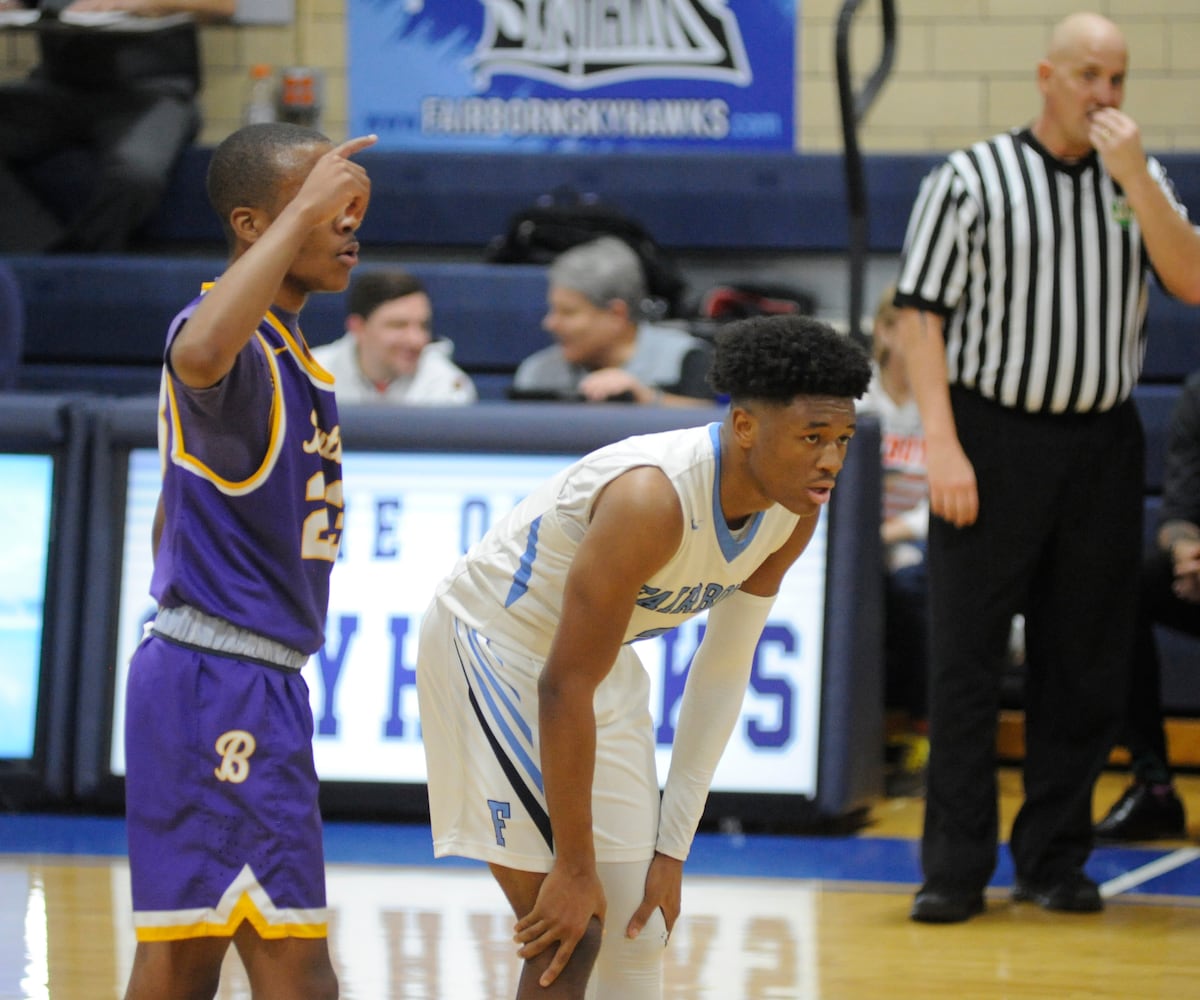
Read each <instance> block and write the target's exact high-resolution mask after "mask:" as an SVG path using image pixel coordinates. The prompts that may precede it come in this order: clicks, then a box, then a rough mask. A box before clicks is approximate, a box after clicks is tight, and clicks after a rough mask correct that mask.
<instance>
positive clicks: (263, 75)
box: [243, 63, 276, 125]
mask: <svg viewBox="0 0 1200 1000" xmlns="http://www.w3.org/2000/svg"><path fill="white" fill-rule="evenodd" d="M274 77H275V71H274V70H272V69H271V67H270V66H268V65H267V64H266V63H255V64H254V65H253V66H251V67H250V90H249V95H248V97H247V99H246V110H245V114H244V115H243V117H244V119H245V122H246V124H247V125H260V124H262V123H263V122H273V121H275V120H276V114H275V79H274Z"/></svg>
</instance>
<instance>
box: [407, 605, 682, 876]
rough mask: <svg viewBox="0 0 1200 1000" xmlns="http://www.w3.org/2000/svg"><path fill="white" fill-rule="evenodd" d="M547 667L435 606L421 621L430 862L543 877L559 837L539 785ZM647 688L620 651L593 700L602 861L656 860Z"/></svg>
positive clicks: (632, 660) (636, 664)
mask: <svg viewBox="0 0 1200 1000" xmlns="http://www.w3.org/2000/svg"><path fill="white" fill-rule="evenodd" d="M541 669H542V663H541V661H540V660H535V659H534V658H532V657H531V656H529V655H528V654H527V653H523V652H521V651H519V650H514V649H509V648H503V647H501V646H500V645H499V644H498V643H496V642H492V641H489V639H488V638H487V637H486V636H484V635H482V634H481V633H479V632H478V631H476V630H474V629H472V628H469V627H468V626H467V625H465V624H464V623H463V622H461V621H459V620H458V619H457V618H455V617H454V616H453V615H452V614H451V613H450V612H449V611H447V610H446V609H445V608H444V607H442V605H441V603H440V602H439V601H437V600H435V601H434V602H433V603H432V604H431V605H430V607H429V610H428V611H427V612H426V614H425V617H424V620H423V621H422V624H421V638H420V643H419V646H418V651H417V696H418V701H419V704H420V714H421V733H422V740H423V742H424V748H425V761H426V766H427V770H428V787H429V813H430V822H431V826H432V828H433V846H434V854H435V855H436V856H438V857H444V856H446V855H457V856H460V857H467V858H475V859H478V860H480V861H487V862H490V863H494V864H499V865H503V866H505V867H508V868H514V869H517V870H519V871H531V872H548V871H549V870H550V868H551V866H552V863H553V847H552V844H553V837H552V835H551V830H550V818H549V815H548V813H547V811H546V797H545V794H544V791H543V786H542V769H541V749H540V745H539V739H538V701H537V682H538V675H539V674H540V673H541ZM649 697H650V680H649V677H648V676H647V674H646V671H645V668H644V667H643V666H642V663H641V661H640V660H639V659H638V656H637V654H636V653H635V652H634V651H633V650H632V649H631V648H629V647H628V646H624V647H622V649H621V652H620V654H619V655H618V657H617V661H616V663H615V664H614V665H613V669H612V671H611V672H610V674H609V675H608V676H607V677H606V678H605V679H604V681H603V682H602V683H601V685H600V687H599V688H598V689H597V691H596V696H595V701H594V705H595V712H596V769H595V776H594V779H593V783H592V822H593V827H594V831H595V847H596V860H597V862H602V863H604V862H624V861H649V860H650V859H651V858H653V856H654V845H655V841H656V839H657V832H658V808H659V787H658V776H657V773H656V771H655V763H654V732H653V726H652V721H651V717H650V708H649Z"/></svg>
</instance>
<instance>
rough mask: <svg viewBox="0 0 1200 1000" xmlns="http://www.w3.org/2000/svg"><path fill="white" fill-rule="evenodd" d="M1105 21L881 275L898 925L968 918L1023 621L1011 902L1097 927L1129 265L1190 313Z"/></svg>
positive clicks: (1118, 631)
mask: <svg viewBox="0 0 1200 1000" xmlns="http://www.w3.org/2000/svg"><path fill="white" fill-rule="evenodd" d="M1127 61H1128V52H1127V47H1126V43H1125V40H1124V37H1123V36H1122V33H1121V31H1120V29H1118V28H1117V26H1116V25H1114V24H1113V23H1112V22H1110V21H1108V20H1107V19H1105V18H1103V17H1100V16H1099V15H1096V14H1090V13H1080V14H1073V15H1071V16H1069V17H1067V18H1066V19H1064V20H1063V21H1061V22H1060V23H1059V24H1058V25H1057V26H1056V27H1055V28H1054V30H1053V32H1052V34H1051V37H1050V43H1049V46H1048V50H1047V53H1046V55H1045V57H1044V58H1043V59H1042V60H1041V61H1040V62H1039V63H1038V67H1037V83H1038V88H1039V90H1040V91H1041V94H1042V100H1043V103H1042V109H1041V113H1040V115H1039V116H1038V118H1037V119H1036V121H1035V122H1034V123H1033V125H1032V126H1030V127H1029V128H1024V129H1017V130H1013V131H1011V132H1008V133H1004V134H1002V135H998V136H995V137H994V138H992V139H989V140H987V141H985V142H981V143H978V144H976V145H974V146H972V147H971V148H969V149H966V150H961V151H959V152H956V153H953V154H951V155H950V156H949V157H948V158H947V159H946V161H945V162H944V163H942V164H941V165H940V166H939V167H938V168H936V169H935V170H934V171H933V172H932V173H931V174H930V175H929V176H928V177H927V178H926V180H925V181H924V183H923V185H922V187H921V190H920V193H919V195H918V197H917V201H916V204H915V206H914V208H913V211H912V216H911V218H910V221H909V227H908V233H907V236H906V240H905V248H904V252H903V255H902V260H901V272H900V278H899V280H898V282H897V294H896V299H895V301H896V305H897V306H899V307H901V309H902V310H903V317H902V328H903V333H902V336H903V337H904V343H905V349H906V352H907V354H908V357H909V359H910V361H909V368H910V371H911V373H912V382H913V390H914V393H915V395H916V397H917V402H918V405H919V408H920V411H921V419H922V423H923V424H924V427H925V435H926V444H927V449H928V476H929V488H930V509H931V512H932V515H933V516H932V517H931V523H930V527H929V560H930V574H931V576H930V609H931V614H932V632H931V671H932V673H931V677H930V744H931V753H930V760H929V772H928V778H927V792H926V811H925V829H924V835H923V840H922V847H921V861H922V867H923V870H924V879H925V881H924V885H923V886H922V887H921V889H920V891H919V892H918V893H917V895H916V898H915V900H914V902H913V908H912V913H911V916H912V919H914V920H917V921H922V922H931V923H955V922H959V921H963V920H967V919H968V918H970V917H972V916H974V915H976V914H978V913H982V912H983V910H984V888H985V886H986V885H987V883H988V881H989V880H990V878H991V876H992V874H993V872H994V870H995V866H996V860H997V841H998V838H999V822H998V816H997V804H996V798H997V794H996V793H997V789H996V775H995V767H994V758H995V739H996V717H997V714H998V708H999V691H1000V670H1001V664H1002V662H1003V658H1004V651H1005V648H1006V641H1007V638H1008V634H1009V628H1010V623H1011V621H1012V618H1013V616H1014V615H1015V614H1017V613H1023V614H1024V615H1025V621H1026V655H1027V663H1028V675H1027V679H1026V681H1025V694H1024V699H1025V700H1024V707H1025V724H1026V749H1025V775H1024V777H1025V800H1024V802H1023V804H1022V806H1021V809H1020V811H1019V813H1018V815H1017V817H1016V820H1015V822H1014V824H1013V829H1012V834H1011V839H1010V845H1011V851H1012V857H1013V863H1014V868H1015V875H1016V881H1015V884H1014V889H1013V899H1014V900H1018V901H1030V902H1034V903H1036V904H1038V905H1040V906H1042V907H1044V908H1045V909H1048V910H1063V911H1071V912H1083V913H1086V912H1095V911H1098V910H1100V909H1102V908H1103V902H1102V900H1101V898H1100V893H1099V891H1098V889H1097V886H1096V884H1095V882H1093V881H1092V880H1091V879H1090V878H1089V877H1088V876H1087V875H1086V874H1085V872H1084V864H1085V862H1086V861H1087V858H1088V856H1089V854H1090V852H1091V847H1092V817H1091V804H1092V788H1093V785H1094V783H1095V780H1096V778H1097V776H1098V775H1099V773H1100V770H1101V769H1102V767H1103V766H1104V763H1105V761H1106V759H1107V755H1108V751H1109V749H1110V747H1111V746H1112V743H1113V739H1114V736H1115V733H1116V729H1117V727H1118V726H1119V723H1120V719H1121V706H1122V703H1123V697H1124V693H1125V690H1126V686H1127V680H1126V678H1127V674H1128V669H1129V663H1130V657H1131V650H1132V645H1133V626H1134V615H1135V612H1136V597H1135V593H1134V588H1135V587H1136V581H1137V576H1138V567H1139V558H1140V550H1141V512H1142V484H1143V475H1144V473H1143V461H1142V452H1143V442H1142V430H1141V424H1140V422H1139V419H1138V416H1137V412H1136V409H1135V407H1134V404H1133V402H1132V400H1131V399H1130V394H1131V392H1132V390H1133V386H1134V384H1135V382H1136V381H1137V377H1138V373H1139V369H1140V364H1141V357H1142V348H1143V343H1142V321H1143V319H1144V315H1145V301H1146V296H1145V291H1146V289H1145V283H1146V272H1147V270H1148V269H1149V268H1153V270H1154V271H1155V273H1156V275H1157V277H1158V279H1159V281H1160V282H1161V283H1162V284H1163V285H1164V287H1165V288H1166V289H1167V290H1168V291H1170V292H1171V293H1172V294H1174V295H1176V296H1177V297H1179V298H1181V299H1184V300H1186V301H1188V302H1192V303H1200V234H1198V233H1197V231H1196V230H1194V229H1193V227H1192V225H1191V224H1190V223H1189V222H1188V219H1187V213H1186V210H1185V209H1184V208H1183V206H1182V205H1180V204H1179V203H1178V201H1177V200H1176V199H1175V196H1174V193H1173V190H1172V187H1171V184H1170V182H1169V181H1168V179H1167V177H1166V174H1165V172H1164V171H1163V168H1162V167H1161V166H1160V165H1159V164H1158V163H1157V162H1156V161H1155V160H1154V159H1153V158H1148V157H1147V156H1146V154H1145V152H1144V150H1143V148H1142V144H1141V138H1140V135H1139V132H1138V127H1137V125H1136V123H1135V122H1134V121H1132V120H1131V119H1130V118H1129V117H1128V116H1127V115H1125V114H1124V113H1122V112H1121V110H1120V107H1121V102H1122V99H1123V96H1124V84H1125V72H1126V64H1127Z"/></svg>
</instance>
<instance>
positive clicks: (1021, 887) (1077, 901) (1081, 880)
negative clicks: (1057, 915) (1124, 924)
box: [1012, 869, 1104, 913]
mask: <svg viewBox="0 0 1200 1000" xmlns="http://www.w3.org/2000/svg"><path fill="white" fill-rule="evenodd" d="M1012 898H1013V901H1014V902H1017V903H1037V905H1038V906H1040V907H1041V908H1042V909H1043V910H1057V911H1059V912H1062V913H1099V912H1100V911H1101V910H1103V909H1104V900H1103V899H1101V898H1100V889H1099V887H1098V886H1097V885H1096V883H1095V882H1093V881H1092V880H1091V879H1090V878H1088V877H1087V876H1086V875H1085V874H1084V873H1083V872H1081V871H1079V870H1078V869H1076V870H1074V871H1070V872H1068V873H1067V874H1066V875H1063V876H1062V877H1061V878H1059V879H1056V880H1054V881H1053V882H1026V881H1025V880H1023V879H1020V878H1018V879H1017V881H1016V883H1015V884H1014V885H1013V893H1012Z"/></svg>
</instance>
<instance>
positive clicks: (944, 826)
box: [921, 388, 1144, 892]
mask: <svg viewBox="0 0 1200 1000" xmlns="http://www.w3.org/2000/svg"><path fill="white" fill-rule="evenodd" d="M951 395H952V403H953V408H954V416H955V421H956V423H957V428H958V434H959V439H960V440H961V442H962V445H963V448H964V449H965V451H966V454H967V456H968V457H969V458H970V460H971V462H972V464H973V465H974V467H975V475H976V479H977V482H978V487H979V518H978V520H977V521H976V523H975V524H973V525H970V526H969V527H966V528H961V529H960V528H955V527H953V526H952V525H950V524H949V523H947V522H945V521H943V520H941V519H940V518H936V517H935V518H932V519H931V523H930V529H929V569H930V581H929V582H930V610H931V615H932V634H931V654H930V656H931V677H930V692H929V693H930V720H929V721H930V734H929V735H930V760H929V772H928V779H927V790H926V811H925V829H924V836H923V840H922V846H921V860H922V865H923V868H924V874H925V881H926V884H927V885H928V886H931V887H934V888H937V889H940V890H943V891H952V892H977V891H981V890H982V889H983V888H984V887H985V886H986V885H987V883H988V881H989V880H990V878H991V876H992V874H993V872H994V870H995V867H996V861H997V842H998V836H999V829H998V827H999V823H998V812H997V785H996V771H995V747H996V727H997V716H998V713H999V704H1000V683H1001V676H1002V667H1003V663H1004V657H1005V652H1006V649H1007V640H1008V635H1009V629H1010V624H1011V621H1012V617H1013V615H1014V614H1016V613H1018V612H1021V613H1023V614H1024V615H1025V641H1026V670H1027V676H1026V680H1025V686H1024V710H1025V766H1024V772H1025V773H1024V777H1025V799H1024V803H1023V804H1022V806H1021V808H1020V811H1019V813H1018V815H1017V817H1016V820H1015V821H1014V824H1013V828H1012V834H1011V838H1010V847H1011V851H1012V856H1013V864H1014V868H1015V872H1016V875H1017V877H1019V878H1021V879H1024V880H1026V881H1030V882H1035V883H1048V882H1053V881H1056V880H1057V879H1058V878H1060V877H1062V876H1063V875H1065V874H1066V873H1067V872H1069V871H1070V870H1071V869H1073V868H1078V867H1082V865H1083V864H1084V862H1085V861H1086V860H1087V857H1088V855H1089V853H1090V852H1091V847H1092V815H1091V805H1092V788H1093V785H1094V783H1095V780H1096V778H1097V777H1098V775H1099V773H1100V771H1101V769H1102V768H1103V766H1104V764H1105V762H1106V760H1107V755H1108V752H1109V749H1110V748H1111V746H1112V743H1113V740H1114V738H1115V735H1116V733H1117V730H1118V728H1119V726H1120V723H1121V719H1122V704H1123V701H1124V698H1125V692H1126V686H1127V677H1128V674H1129V664H1130V657H1131V653H1132V645H1133V636H1134V623H1135V619H1136V613H1137V603H1136V602H1137V576H1138V568H1139V562H1140V556H1141V518H1142V495H1143V480H1144V471H1143V450H1144V445H1143V438H1142V429H1141V423H1140V421H1139V419H1138V416H1137V411H1136V409H1135V407H1134V405H1133V403H1132V402H1126V403H1125V404H1123V405H1121V406H1119V407H1117V408H1116V409H1114V410H1111V411H1109V412H1107V413H1103V414H1094V415H1086V416H1076V415H1063V416H1043V415H1032V414H1028V413H1024V412H1021V411H1017V410H1012V409H1009V408H1006V407H1002V406H999V405H997V404H995V403H991V402H988V401H987V400H984V399H983V398H982V397H980V396H979V395H977V394H975V393H973V392H969V391H967V390H962V389H958V388H955V389H953V390H952V393H951Z"/></svg>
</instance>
